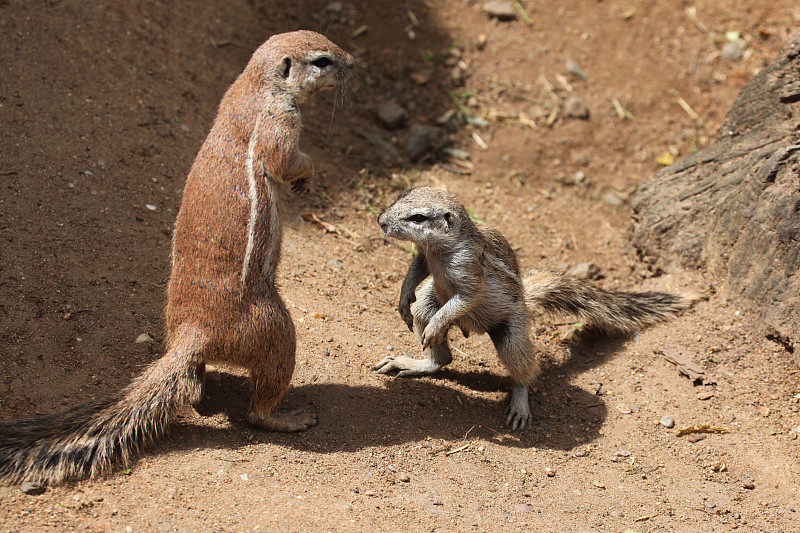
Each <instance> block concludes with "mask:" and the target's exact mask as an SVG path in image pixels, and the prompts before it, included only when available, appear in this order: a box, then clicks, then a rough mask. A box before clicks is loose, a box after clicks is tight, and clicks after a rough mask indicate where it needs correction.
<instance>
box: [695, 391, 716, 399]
mask: <svg viewBox="0 0 800 533" xmlns="http://www.w3.org/2000/svg"><path fill="white" fill-rule="evenodd" d="M713 397H714V393H713V392H711V391H705V392H701V393H699V394H698V395H697V399H698V400H710V399H711V398H713Z"/></svg>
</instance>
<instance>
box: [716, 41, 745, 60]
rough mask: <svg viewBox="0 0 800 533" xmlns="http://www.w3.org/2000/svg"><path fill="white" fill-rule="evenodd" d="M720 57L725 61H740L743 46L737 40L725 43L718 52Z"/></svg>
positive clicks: (742, 54) (742, 55)
mask: <svg viewBox="0 0 800 533" xmlns="http://www.w3.org/2000/svg"><path fill="white" fill-rule="evenodd" d="M720 57H722V59H724V60H725V61H730V62H734V61H740V60H741V59H742V57H744V48H742V45H741V44H739V43H737V42H731V43H725V46H723V47H722V51H721V52H720Z"/></svg>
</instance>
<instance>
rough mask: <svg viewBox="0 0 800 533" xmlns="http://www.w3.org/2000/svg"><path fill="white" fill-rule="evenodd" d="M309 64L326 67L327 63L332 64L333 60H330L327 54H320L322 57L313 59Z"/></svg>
mask: <svg viewBox="0 0 800 533" xmlns="http://www.w3.org/2000/svg"><path fill="white" fill-rule="evenodd" d="M311 64H312V65H314V66H315V67H317V68H325V67H327V66H329V65H332V64H333V60H331V58H330V57H328V56H322V57H318V58H316V59H315V60H314V61H312V62H311Z"/></svg>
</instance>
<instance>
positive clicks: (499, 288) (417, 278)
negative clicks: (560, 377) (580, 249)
mask: <svg viewBox="0 0 800 533" xmlns="http://www.w3.org/2000/svg"><path fill="white" fill-rule="evenodd" d="M378 224H380V226H381V229H382V230H383V232H384V233H385V234H386V235H387V236H388V237H394V238H397V239H401V240H406V241H411V242H413V243H414V244H416V246H417V256H416V257H415V258H414V260H413V261H412V262H411V265H410V267H409V269H408V274H407V275H406V278H405V281H404V282H403V286H402V288H401V290H400V305H399V311H400V315H401V316H402V318H403V320H404V321H405V322H406V324H407V325H408V327H409V329H411V330H412V331H413V332H414V333H415V334H416V335H417V338H418V339H419V341H420V342H421V343H422V349H423V353H424V354H427V357H426V358H425V359H414V358H411V357H408V356H405V355H402V356H388V357H385V358H384V359H383V360H382V361H381V362H379V363H378V364H377V365H375V366H373V367H372V369H373V370H376V371H378V372H380V373H381V374H388V373H390V372H393V371H397V372H398V373H397V375H398V376H420V375H427V374H432V373H434V372H436V371H437V370H439V369H440V368H442V367H444V366H445V365H447V364H448V363H450V361H452V354H451V353H450V347H449V346H448V343H447V332H448V330H449V329H450V327H451V326H458V327H459V328H460V329H461V331H462V332H463V333H464V335H465V336H466V335H469V333H471V332H475V333H488V334H489V337H491V339H492V342H494V345H495V348H496V349H497V355H498V356H499V357H500V360H501V361H502V362H503V364H504V365H505V366H506V368H507V369H508V372H509V373H510V374H511V377H512V379H513V380H514V382H515V386H514V389H513V391H512V394H511V403H510V404H509V406H508V409H507V410H506V424H507V425H509V426H511V428H512V429H515V430H516V429H524V428H525V426H526V425H527V424H528V423H529V422H530V419H531V413H530V407H529V405H528V388H529V387H530V386H531V385H533V383H534V381H535V380H536V378H537V377H538V376H539V373H540V371H541V362H540V359H539V357H538V356H537V355H536V353H535V352H534V350H533V345H532V343H531V341H530V338H529V330H530V322H531V319H532V318H533V317H534V316H535V315H536V314H537V313H536V311H537V310H544V311H547V312H552V313H567V314H570V315H573V316H576V317H578V318H579V319H580V320H583V321H585V322H587V323H588V324H590V325H593V326H595V327H597V328H599V329H600V330H602V331H603V332H605V333H610V334H614V333H617V334H629V333H633V332H635V331H637V330H639V329H641V328H643V327H645V326H648V325H650V324H653V323H656V322H659V321H662V320H665V319H667V318H669V317H670V316H672V315H674V314H675V313H676V312H677V311H679V310H681V309H684V308H685V307H687V302H686V301H685V300H684V299H683V298H682V297H680V296H677V295H673V294H667V293H659V292H646V293H629V292H617V291H606V290H603V289H600V288H598V287H596V286H595V285H592V284H591V283H588V282H586V281H584V280H580V279H577V278H574V277H570V276H567V275H564V274H563V273H562V272H560V271H559V270H556V269H551V268H536V269H531V270H528V271H526V272H524V273H523V274H520V270H519V266H518V264H517V258H516V256H515V254H514V251H513V250H512V248H511V245H509V243H508V241H507V240H506V239H505V238H504V237H503V236H502V235H501V234H500V233H499V232H498V231H497V230H495V229H494V228H491V227H489V226H485V225H478V224H475V223H474V222H473V221H472V219H471V218H470V216H469V214H468V213H467V211H466V209H464V206H463V205H461V202H460V201H459V200H458V198H457V197H456V196H455V195H454V194H452V193H449V192H447V191H443V190H441V189H433V188H430V187H420V188H416V189H410V190H408V191H405V192H403V193H402V194H400V196H399V197H398V198H397V200H396V201H395V202H394V203H393V204H392V205H391V206H389V207H388V208H387V209H386V210H385V211H384V212H383V213H382V214H381V215H380V217H379V218H378ZM428 276H430V278H431V279H429V280H427V281H424V280H425V279H426V278H427V277H428ZM423 281H424V282H423ZM413 302H416V303H414V305H413V307H412V305H411V304H412V303H413Z"/></svg>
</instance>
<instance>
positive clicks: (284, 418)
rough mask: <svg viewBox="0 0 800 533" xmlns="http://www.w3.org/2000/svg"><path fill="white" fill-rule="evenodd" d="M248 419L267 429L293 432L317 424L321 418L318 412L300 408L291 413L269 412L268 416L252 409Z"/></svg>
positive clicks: (255, 424)
mask: <svg viewBox="0 0 800 533" xmlns="http://www.w3.org/2000/svg"><path fill="white" fill-rule="evenodd" d="M247 421H248V422H250V424H252V425H254V426H256V427H259V428H261V429H266V430H267V431H280V432H283V433H291V432H295V431H305V430H307V429H308V428H311V427H314V426H316V425H317V422H318V421H319V418H318V417H317V415H316V413H311V412H308V411H304V410H302V409H298V410H296V411H292V412H291V413H269V414H268V415H267V416H263V415H261V414H258V413H256V412H253V411H251V412H249V413H248V414H247Z"/></svg>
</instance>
